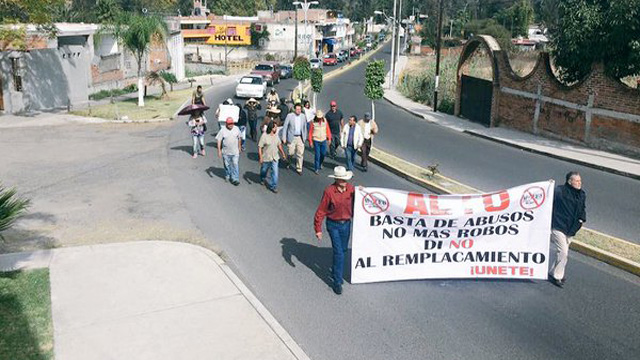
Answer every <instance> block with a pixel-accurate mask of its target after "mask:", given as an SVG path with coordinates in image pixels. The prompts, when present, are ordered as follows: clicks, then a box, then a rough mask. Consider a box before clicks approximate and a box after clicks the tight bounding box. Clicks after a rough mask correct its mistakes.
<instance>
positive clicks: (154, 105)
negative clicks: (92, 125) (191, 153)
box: [71, 89, 194, 122]
mask: <svg viewBox="0 0 640 360" xmlns="http://www.w3.org/2000/svg"><path fill="white" fill-rule="evenodd" d="M193 90H194V89H183V90H177V91H172V92H169V93H167V95H166V96H165V97H161V96H159V95H153V96H148V97H146V98H145V101H144V106H142V107H140V106H138V98H132V99H125V100H121V101H115V102H113V103H109V104H103V105H98V106H92V107H88V108H85V109H82V110H74V111H71V114H73V115H79V116H87V117H97V118H102V119H107V120H113V121H114V122H160V121H169V120H173V119H174V118H175V113H176V109H179V108H181V106H182V104H184V102H185V101H186V100H187V99H189V98H190V97H191V94H192V93H193Z"/></svg>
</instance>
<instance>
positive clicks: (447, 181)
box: [370, 147, 640, 276]
mask: <svg viewBox="0 0 640 360" xmlns="http://www.w3.org/2000/svg"><path fill="white" fill-rule="evenodd" d="M370 160H371V161H372V162H373V163H375V164H377V165H378V166H380V167H382V168H384V169H386V170H388V171H391V172H392V173H394V174H396V175H398V176H400V177H402V178H405V179H407V180H408V181H410V182H412V183H414V184H417V185H419V186H422V187H424V188H425V189H427V190H429V191H431V192H433V193H435V194H438V195H447V194H477V193H481V192H483V191H481V190H479V189H475V188H473V187H471V186H468V185H465V184H463V183H461V182H458V181H456V180H453V179H451V178H448V177H446V176H444V175H442V174H440V173H439V171H438V169H437V166H433V167H428V168H423V167H421V166H418V165H416V164H413V163H411V162H408V161H406V160H403V159H400V158H398V157H397V156H394V155H391V154H389V153H387V152H385V151H383V150H380V149H379V148H376V147H373V148H372V149H371V153H370ZM571 249H573V250H575V251H578V252H580V253H582V254H584V255H587V256H590V257H592V258H595V259H598V260H601V261H604V262H606V263H607V264H610V265H613V266H615V267H617V268H620V269H622V270H625V271H627V272H630V273H632V274H634V275H637V276H640V245H637V244H634V243H631V242H628V241H626V240H623V239H619V238H616V237H613V236H610V235H607V234H604V233H601V232H599V231H596V230H591V229H588V228H582V230H580V231H579V232H578V234H577V235H576V236H575V237H574V240H573V242H572V243H571Z"/></svg>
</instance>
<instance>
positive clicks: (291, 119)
mask: <svg viewBox="0 0 640 360" xmlns="http://www.w3.org/2000/svg"><path fill="white" fill-rule="evenodd" d="M307 131H308V130H307V118H306V117H305V116H304V114H303V113H302V105H300V104H296V106H295V107H294V111H293V112H292V113H289V115H287V118H286V119H285V120H284V125H283V127H282V135H281V136H282V142H284V143H286V144H287V148H288V149H289V156H290V157H292V158H293V157H295V159H296V172H297V173H298V175H302V162H303V159H304V142H305V141H306V140H307Z"/></svg>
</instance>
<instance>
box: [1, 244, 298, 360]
mask: <svg viewBox="0 0 640 360" xmlns="http://www.w3.org/2000/svg"><path fill="white" fill-rule="evenodd" d="M43 267H49V268H50V277H51V302H52V309H51V310H52V315H53V327H54V343H55V349H54V350H55V357H56V358H57V359H65V360H88V359H105V360H107V359H138V360H141V359H154V360H160V359H167V360H169V359H171V360H173V359H308V357H307V356H306V354H305V353H304V352H303V351H302V349H300V347H298V345H297V344H296V343H295V342H294V341H293V339H292V338H291V337H290V336H289V334H288V333H287V332H286V330H284V329H283V328H282V326H280V324H279V323H278V322H277V321H276V320H275V318H274V317H273V316H272V315H271V314H270V313H269V311H268V310H267V309H266V308H265V307H264V306H263V305H262V304H261V303H260V301H259V300H258V299H257V298H256V297H255V296H254V295H253V294H252V293H251V291H250V290H249V289H247V287H246V286H245V285H244V284H243V283H242V282H241V281H240V279H239V278H238V277H237V276H236V275H235V274H234V273H233V271H231V269H229V267H228V266H227V265H226V264H225V263H224V261H223V260H222V259H220V257H218V255H216V254H215V253H213V252H211V251H209V250H207V249H204V248H201V247H197V246H194V245H190V244H185V243H178V242H162V241H143V242H126V243H113V244H105V245H95V246H82V247H70V248H63V249H55V250H49V251H37V252H34V253H19V254H6V255H0V271H7V270H15V269H29V268H43Z"/></svg>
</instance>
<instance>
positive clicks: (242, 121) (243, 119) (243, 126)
mask: <svg viewBox="0 0 640 360" xmlns="http://www.w3.org/2000/svg"><path fill="white" fill-rule="evenodd" d="M236 106H237V107H238V110H240V111H239V113H238V122H237V123H236V126H237V127H238V129H240V132H241V133H242V151H245V150H246V146H245V141H246V139H247V113H246V112H245V111H244V110H243V109H242V105H240V104H236Z"/></svg>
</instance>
